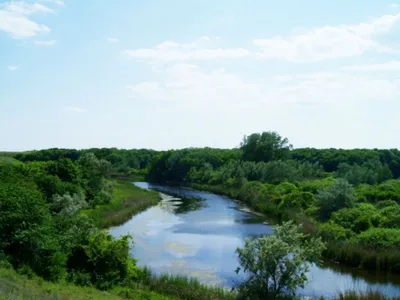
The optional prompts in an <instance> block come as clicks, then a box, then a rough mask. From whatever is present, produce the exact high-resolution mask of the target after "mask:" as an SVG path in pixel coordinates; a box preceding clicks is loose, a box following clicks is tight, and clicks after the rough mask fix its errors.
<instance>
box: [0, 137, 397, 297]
mask: <svg viewBox="0 0 400 300" xmlns="http://www.w3.org/2000/svg"><path fill="white" fill-rule="evenodd" d="M135 176H145V178H146V180H148V181H151V182H158V183H168V184H179V185H186V186H189V187H193V188H197V189H204V190H209V191H214V192H217V193H221V194H225V195H228V196H230V197H233V198H236V199H239V200H241V201H242V202H243V203H245V204H247V205H248V206H250V207H251V208H252V209H254V210H256V211H258V212H261V213H264V214H269V215H273V216H275V217H278V218H279V219H280V220H281V221H282V222H283V221H286V220H293V221H294V222H296V223H298V224H301V225H302V228H303V231H304V233H306V234H309V235H311V236H312V237H313V238H317V237H320V238H322V240H323V241H325V242H326V246H327V247H326V248H325V250H324V253H323V254H324V257H325V258H326V259H329V260H332V261H334V262H340V263H343V264H346V265H350V266H353V267H357V268H358V267H362V268H366V269H379V270H385V271H387V272H392V273H400V251H399V249H400V179H399V177H400V151H399V150H397V149H389V150H379V149H353V150H344V149H314V148H304V149H294V148H293V147H292V145H291V144H290V143H289V141H288V140H287V139H286V138H283V137H281V136H280V135H279V134H278V133H276V132H263V133H260V134H258V133H255V134H251V135H249V136H246V137H244V138H243V140H242V142H241V145H240V147H238V148H235V149H213V148H188V149H182V150H168V151H154V150H147V149H139V150H137V149H133V150H124V149H117V148H102V149H98V148H92V149H85V150H75V149H47V150H40V151H28V152H20V153H0V211H1V217H0V267H1V268H3V267H7V268H13V269H15V270H18V272H19V273H21V274H26V275H28V276H40V277H42V278H44V279H46V280H50V281H63V282H69V283H71V284H77V285H90V286H94V287H96V288H98V289H103V290H105V289H110V288H113V287H115V286H125V287H126V286H131V283H132V282H137V281H138V280H139V278H141V282H142V283H143V282H145V281H146V280H147V281H146V282H147V284H148V286H151V287H152V289H156V288H157V287H159V286H160V281H151V280H150V279H149V278H150V275H149V274H146V272H147V271H146V270H142V269H140V268H138V267H136V261H135V260H134V259H133V258H131V257H130V256H129V247H130V239H131V238H130V237H129V236H125V237H123V238H121V239H114V238H113V237H111V235H109V234H108V233H107V232H106V231H103V230H101V228H100V227H101V225H99V224H100V223H99V222H98V220H96V217H94V216H96V213H97V212H98V209H99V207H106V206H107V205H109V204H110V201H112V199H113V197H114V196H115V184H116V182H115V180H114V178H117V177H118V178H119V177H124V178H128V179H129V178H133V177H135ZM153 204H154V202H153ZM88 211H92V214H90V213H86V212H88ZM93 212H94V213H93ZM128 213H130V214H131V212H128ZM98 218H99V217H97V219H98ZM110 224H111V223H110ZM103 225H104V223H103ZM321 249H322V248H321ZM143 278H146V279H143ZM154 280H156V279H154ZM157 280H158V279H157ZM151 282H152V283H151ZM155 282H157V283H155ZM142 283H141V284H142ZM214 292H215V293H219V295H220V296H221V295H224V293H223V292H221V291H214ZM202 293H203V294H207V293H208V292H207V291H206V289H203V288H202ZM210 293H211V292H210ZM207 295H208V296H210V295H211V294H207ZM208 296H207V297H208ZM185 297H186V298H187V299H189V298H190V297H189V296H187V295H186V296H185ZM196 297H197V298H196ZM210 297H211V296H210ZM221 297H223V296H221ZM224 297H225V296H224ZM227 297H228V296H227ZM193 299H200V298H199V296H198V295H197V296H193ZM204 299H208V298H204ZM215 299H222V298H215ZM227 299H229V297H228V298H227Z"/></svg>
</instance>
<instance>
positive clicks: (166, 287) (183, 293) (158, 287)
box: [143, 273, 236, 300]
mask: <svg viewBox="0 0 400 300" xmlns="http://www.w3.org/2000/svg"><path fill="white" fill-rule="evenodd" d="M143 283H144V285H145V286H147V287H149V288H150V289H151V290H153V291H156V292H158V293H162V294H167V295H171V296H172V297H174V298H176V299H182V300H209V299H219V300H233V299H236V297H235V294H233V293H231V292H228V291H227V290H225V289H223V288H221V287H212V286H207V285H204V284H201V283H200V282H199V281H198V280H197V279H194V278H190V277H186V276H174V275H168V274H165V275H161V276H154V275H151V274H150V273H149V274H148V275H147V276H146V277H145V278H144V280H143Z"/></svg>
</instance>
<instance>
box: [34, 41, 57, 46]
mask: <svg viewBox="0 0 400 300" xmlns="http://www.w3.org/2000/svg"><path fill="white" fill-rule="evenodd" d="M55 44H57V41H56V40H49V41H35V45H36V46H54V45H55Z"/></svg>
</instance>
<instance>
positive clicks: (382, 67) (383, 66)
mask: <svg viewBox="0 0 400 300" xmlns="http://www.w3.org/2000/svg"><path fill="white" fill-rule="evenodd" d="M342 70H344V71H399V70H400V61H399V60H393V61H390V62H385V63H380V64H370V65H353V66H346V67H343V68H342Z"/></svg>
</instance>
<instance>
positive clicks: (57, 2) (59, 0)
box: [40, 0, 64, 6]
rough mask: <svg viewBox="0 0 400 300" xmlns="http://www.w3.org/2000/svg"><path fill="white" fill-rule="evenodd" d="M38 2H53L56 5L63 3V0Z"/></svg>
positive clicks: (42, 0) (41, 0)
mask: <svg viewBox="0 0 400 300" xmlns="http://www.w3.org/2000/svg"><path fill="white" fill-rule="evenodd" d="M40 2H48V3H53V4H57V5H61V6H62V5H64V0H40Z"/></svg>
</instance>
